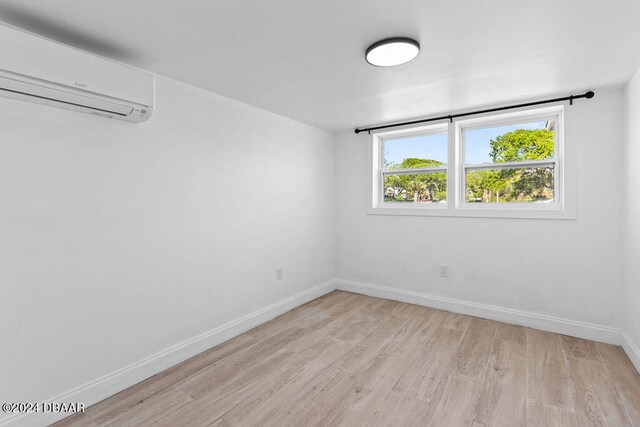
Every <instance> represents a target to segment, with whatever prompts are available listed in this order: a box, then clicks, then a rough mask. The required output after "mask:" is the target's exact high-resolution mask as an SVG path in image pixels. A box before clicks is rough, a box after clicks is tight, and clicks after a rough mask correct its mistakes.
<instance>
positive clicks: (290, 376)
mask: <svg viewBox="0 0 640 427" xmlns="http://www.w3.org/2000/svg"><path fill="white" fill-rule="evenodd" d="M353 345H355V344H350V343H347V342H344V341H339V340H335V339H333V338H327V339H326V340H325V341H324V342H319V343H316V345H314V347H312V348H310V349H309V351H308V352H301V353H298V354H297V357H298V361H295V362H294V363H292V364H290V365H289V366H287V367H286V369H285V371H284V372H282V375H280V377H279V378H276V377H274V379H273V380H272V381H271V382H270V383H268V384H266V385H265V387H263V389H261V390H257V391H255V392H254V393H253V394H252V395H251V396H249V397H248V398H247V399H245V400H244V401H242V403H240V404H239V405H237V406H235V407H234V408H233V409H232V410H230V411H229V412H227V413H226V414H224V416H223V418H224V420H225V421H227V422H228V423H229V424H231V425H266V424H268V422H269V420H270V419H271V418H273V417H274V416H275V414H277V412H278V411H279V410H280V408H281V407H282V406H283V405H284V404H285V403H286V402H288V401H290V400H292V399H294V398H295V397H296V396H298V394H299V393H301V391H302V390H303V389H304V387H305V386H306V385H307V384H308V383H309V382H310V381H312V380H313V379H314V378H316V377H317V376H319V375H320V374H321V373H322V372H323V371H325V370H326V369H328V368H329V367H330V365H331V364H332V363H333V361H335V360H336V359H337V358H339V357H341V356H342V355H343V354H344V353H346V351H348V349H349V348H350V347H351V346H353ZM311 354H313V356H311Z"/></svg>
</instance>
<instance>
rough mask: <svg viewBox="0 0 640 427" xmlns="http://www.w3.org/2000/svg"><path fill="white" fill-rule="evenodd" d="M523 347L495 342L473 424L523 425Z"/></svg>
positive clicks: (524, 365) (525, 386)
mask: <svg viewBox="0 0 640 427" xmlns="http://www.w3.org/2000/svg"><path fill="white" fill-rule="evenodd" d="M525 352H526V348H525V346H524V344H517V343H514V342H511V341H503V340H496V341H495V343H494V345H493V349H492V354H491V362H490V365H489V369H488V371H487V376H486V378H485V380H484V383H483V386H482V391H481V392H480V401H479V402H478V408H477V410H476V415H475V422H476V423H478V424H481V425H483V426H505V427H508V426H513V427H516V426H524V425H526V388H527V361H526V354H525Z"/></svg>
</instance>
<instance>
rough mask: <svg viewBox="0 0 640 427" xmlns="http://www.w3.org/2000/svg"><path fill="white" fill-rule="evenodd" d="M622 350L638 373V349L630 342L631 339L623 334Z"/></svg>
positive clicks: (639, 361)
mask: <svg viewBox="0 0 640 427" xmlns="http://www.w3.org/2000/svg"><path fill="white" fill-rule="evenodd" d="M622 338H623V341H622V348H623V349H624V351H625V353H627V356H629V359H631V362H633V365H634V366H635V367H636V370H637V371H638V372H640V348H638V346H637V345H636V344H635V343H634V342H633V341H632V340H631V337H630V336H629V335H628V334H627V333H626V332H624V333H623V334H622Z"/></svg>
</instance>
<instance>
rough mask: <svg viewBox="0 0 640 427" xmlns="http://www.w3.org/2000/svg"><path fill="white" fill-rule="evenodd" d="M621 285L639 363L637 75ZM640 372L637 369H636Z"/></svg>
mask: <svg viewBox="0 0 640 427" xmlns="http://www.w3.org/2000/svg"><path fill="white" fill-rule="evenodd" d="M624 101H625V113H626V114H625V118H626V120H625V130H626V138H625V147H624V165H623V171H624V172H623V173H624V195H625V197H624V199H623V200H624V208H623V212H624V221H623V236H624V238H623V253H624V258H623V283H624V301H625V308H626V318H625V331H626V332H627V334H628V336H629V337H630V338H631V341H632V342H633V343H634V344H635V346H636V348H635V349H634V350H635V352H636V355H635V358H634V361H635V362H636V364H638V363H640V353H639V352H638V351H639V350H638V347H639V346H640V264H639V261H640V259H639V257H640V172H639V171H638V165H640V71H638V72H637V73H636V74H635V76H634V77H633V78H632V79H631V80H630V81H629V83H628V84H627V86H626V88H625V99H624ZM637 366H638V369H640V365H637Z"/></svg>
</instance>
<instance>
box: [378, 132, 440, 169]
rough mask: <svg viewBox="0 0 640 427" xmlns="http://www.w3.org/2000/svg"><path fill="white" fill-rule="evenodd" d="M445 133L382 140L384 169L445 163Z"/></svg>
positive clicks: (421, 166) (431, 165) (422, 166)
mask: <svg viewBox="0 0 640 427" xmlns="http://www.w3.org/2000/svg"><path fill="white" fill-rule="evenodd" d="M447 139H448V137H447V134H446V133H438V134H429V135H414V136H409V137H404V138H395V139H385V140H384V167H385V168H386V169H390V170H393V169H416V168H425V167H433V166H444V165H446V164H447V143H448V142H447Z"/></svg>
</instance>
